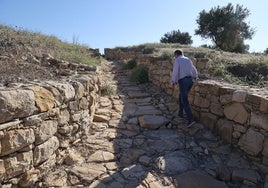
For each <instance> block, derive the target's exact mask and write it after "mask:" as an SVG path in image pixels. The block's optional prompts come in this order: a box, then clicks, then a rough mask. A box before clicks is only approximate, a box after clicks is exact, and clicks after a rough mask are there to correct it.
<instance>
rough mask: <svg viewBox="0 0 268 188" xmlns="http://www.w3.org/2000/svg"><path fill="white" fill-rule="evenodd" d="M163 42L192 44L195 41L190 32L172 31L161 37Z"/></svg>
mask: <svg viewBox="0 0 268 188" xmlns="http://www.w3.org/2000/svg"><path fill="white" fill-rule="evenodd" d="M160 42H161V43H180V44H192V43H193V41H192V39H191V36H190V35H189V33H188V32H180V30H178V31H171V32H168V33H166V34H164V36H163V37H162V38H161V39H160Z"/></svg>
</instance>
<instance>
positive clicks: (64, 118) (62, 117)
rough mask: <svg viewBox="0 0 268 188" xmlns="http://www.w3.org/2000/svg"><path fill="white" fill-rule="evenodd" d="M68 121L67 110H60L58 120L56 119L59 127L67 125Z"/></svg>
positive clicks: (68, 114)
mask: <svg viewBox="0 0 268 188" xmlns="http://www.w3.org/2000/svg"><path fill="white" fill-rule="evenodd" d="M69 121H70V113H69V111H68V110H67V109H65V110H62V111H61V112H60V115H59V118H58V122H59V125H64V124H68V123H69Z"/></svg>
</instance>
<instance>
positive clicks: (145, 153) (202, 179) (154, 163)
mask: <svg viewBox="0 0 268 188" xmlns="http://www.w3.org/2000/svg"><path fill="white" fill-rule="evenodd" d="M111 66H114V68H113V69H112V70H111V71H112V73H113V77H112V78H113V81H114V82H115V83H116V84H117V95H115V96H111V97H110V100H111V105H112V108H111V109H110V111H109V112H108V111H105V110H104V112H105V113H110V114H111V118H110V119H109V120H108V125H107V127H105V126H103V129H102V128H100V127H101V126H100V125H103V124H102V123H96V126H100V127H98V128H96V129H99V132H98V134H99V137H102V139H103V140H102V143H101V144H100V143H98V141H97V140H95V141H92V143H94V144H95V146H94V149H95V151H93V153H92V154H91V155H90V157H89V158H88V161H87V162H88V163H92V162H94V163H98V164H100V165H101V166H102V167H105V168H102V167H98V168H96V170H97V171H98V172H99V174H97V175H96V174H95V176H94V178H92V179H90V180H88V181H87V182H90V186H89V187H96V188H105V187H114V188H121V187H122V188H125V187H127V188H134V187H140V188H141V187H168V188H173V187H196V186H198V185H199V186H200V187H206V188H210V187H220V188H221V187H243V186H244V187H246V186H252V187H262V181H263V180H262V179H263V177H261V176H260V175H259V173H258V172H257V171H256V170H255V168H254V167H253V166H252V164H251V163H250V162H249V160H248V159H247V158H246V157H245V156H244V155H243V153H242V152H241V151H238V150H236V149H235V148H233V147H232V146H231V145H230V144H227V143H224V142H223V141H221V140H220V139H219V137H217V136H215V135H213V134H212V133H211V132H210V131H208V130H206V129H204V127H203V125H202V124H197V125H196V127H195V128H191V129H190V130H189V129H187V128H184V127H183V126H182V124H183V122H180V121H179V120H176V118H174V117H175V116H176V114H177V112H176V111H173V112H170V110H169V109H168V108H167V103H176V102H175V101H174V99H172V98H170V97H168V96H167V95H162V93H161V92H159V91H158V89H157V88H156V89H155V90H154V88H149V89H148V86H150V87H152V86H151V85H146V84H145V85H139V86H137V85H135V84H134V83H131V82H129V81H128V72H127V71H120V69H119V68H118V64H117V63H116V62H113V63H112V64H111ZM149 90H150V92H149ZM104 103H105V102H104ZM104 106H105V105H104ZM174 112H175V113H174ZM173 125H175V126H173ZM97 137H98V136H97ZM94 138H96V135H95V136H94ZM98 144H100V146H97V145H98ZM90 168H91V167H90ZM241 169H243V170H242V171H244V172H243V173H241Z"/></svg>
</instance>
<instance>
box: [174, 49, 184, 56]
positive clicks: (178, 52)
mask: <svg viewBox="0 0 268 188" xmlns="http://www.w3.org/2000/svg"><path fill="white" fill-rule="evenodd" d="M174 55H183V51H182V50H176V51H175V52H174Z"/></svg>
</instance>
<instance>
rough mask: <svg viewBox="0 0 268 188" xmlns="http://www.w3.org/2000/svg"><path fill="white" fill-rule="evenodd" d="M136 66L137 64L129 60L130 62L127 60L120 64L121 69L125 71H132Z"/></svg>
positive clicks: (133, 60)
mask: <svg viewBox="0 0 268 188" xmlns="http://www.w3.org/2000/svg"><path fill="white" fill-rule="evenodd" d="M136 65H137V62H136V60H135V59H130V60H127V61H123V62H122V63H121V68H122V69H124V70H126V69H133V68H134V67H136Z"/></svg>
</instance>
